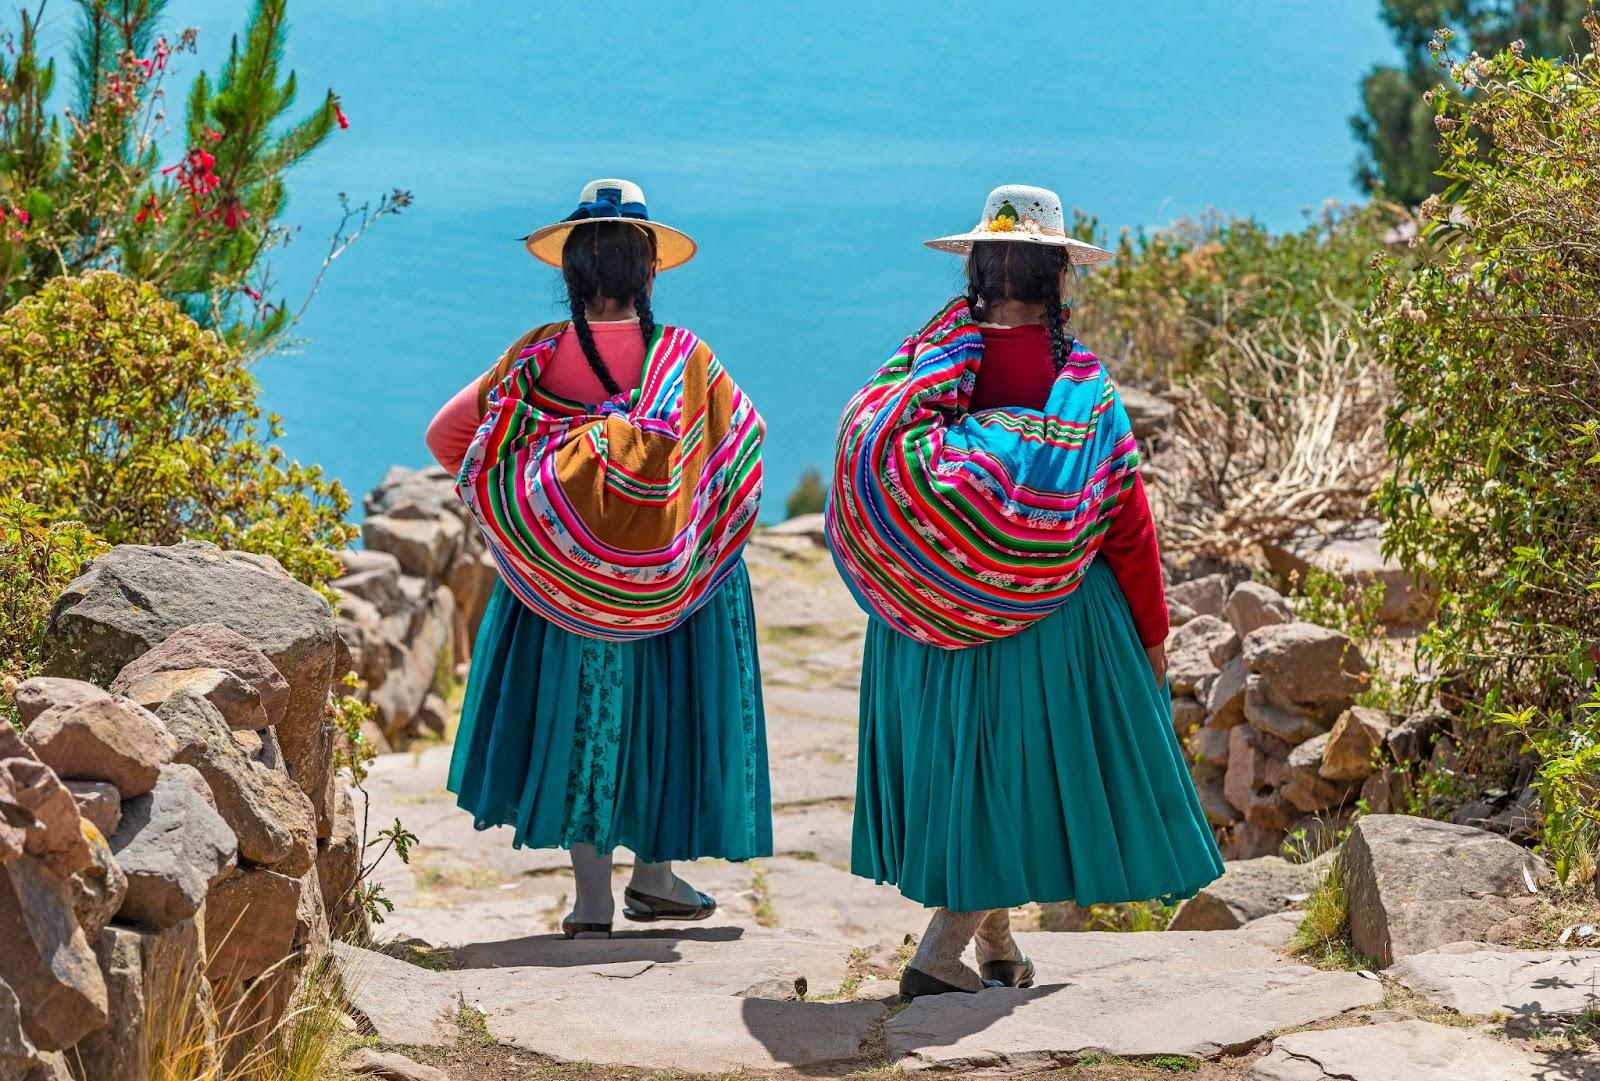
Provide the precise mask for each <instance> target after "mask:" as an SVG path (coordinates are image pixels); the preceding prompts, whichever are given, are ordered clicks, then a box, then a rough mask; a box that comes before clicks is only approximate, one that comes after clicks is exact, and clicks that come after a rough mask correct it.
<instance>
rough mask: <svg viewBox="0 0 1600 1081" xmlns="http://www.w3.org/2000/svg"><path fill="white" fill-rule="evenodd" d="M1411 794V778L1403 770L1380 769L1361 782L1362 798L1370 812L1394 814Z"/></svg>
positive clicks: (1404, 804) (1401, 807)
mask: <svg viewBox="0 0 1600 1081" xmlns="http://www.w3.org/2000/svg"><path fill="white" fill-rule="evenodd" d="M1410 796H1411V778H1410V775H1408V774H1407V773H1405V772H1404V771H1403V770H1398V769H1380V770H1378V771H1377V772H1376V773H1374V774H1373V775H1372V776H1370V777H1368V778H1367V779H1366V780H1365V781H1363V782H1361V800H1362V802H1364V803H1365V804H1366V805H1367V811H1368V813H1370V814H1380V815H1383V814H1392V813H1394V812H1395V811H1399V810H1401V809H1403V808H1404V807H1405V806H1406V804H1407V801H1408V800H1409V799H1410Z"/></svg>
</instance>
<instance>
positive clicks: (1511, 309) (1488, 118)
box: [1371, 16, 1600, 874]
mask: <svg viewBox="0 0 1600 1081" xmlns="http://www.w3.org/2000/svg"><path fill="white" fill-rule="evenodd" d="M1586 25H1587V26H1588V29H1589V32H1590V35H1591V38H1592V41H1593V45H1594V47H1595V49H1596V50H1597V51H1600V23H1597V22H1596V20H1595V19H1594V18H1593V17H1592V16H1591V18H1590V19H1589V20H1588V22H1587V24H1586ZM1447 41H1448V35H1444V36H1443V37H1442V38H1441V48H1442V47H1443V45H1444V44H1446V43H1447ZM1451 75H1452V78H1453V80H1454V83H1455V88H1454V89H1455V93H1440V94H1437V95H1435V96H1434V98H1433V103H1434V106H1435V108H1436V110H1437V114H1436V127H1437V128H1438V130H1439V131H1440V133H1441V135H1442V139H1441V143H1440V149H1441V154H1442V158H1443V166H1442V168H1441V173H1442V175H1443V176H1444V177H1445V179H1446V180H1447V181H1448V182H1449V187H1448V188H1447V189H1446V191H1445V194H1444V197H1443V198H1434V199H1430V200H1429V202H1428V203H1427V204H1425V205H1424V208H1423V216H1424V220H1425V221H1426V222H1427V229H1426V232H1425V236H1426V238H1427V240H1428V242H1429V245H1430V250H1429V251H1428V256H1429V257H1428V258H1427V259H1426V261H1425V262H1424V263H1423V265H1421V266H1420V267H1418V268H1416V269H1415V270H1414V271H1413V272H1411V273H1402V272H1401V268H1399V267H1398V266H1396V265H1394V264H1392V263H1391V264H1390V265H1388V266H1387V267H1386V274H1385V277H1384V281H1383V284H1382V289H1381V292H1380V295H1379V296H1378V298H1377V301H1376V303H1375V304H1374V305H1373V308H1372V311H1371V325H1372V328H1373V329H1374V330H1375V331H1376V335H1377V343H1378V345H1377V347H1378V349H1379V352H1380V355H1381V357H1382V358H1383V360H1384V362H1385V363H1386V364H1387V366H1388V367H1389V369H1390V371H1391V372H1392V374H1393V378H1394V383H1395V394H1396V400H1395V404H1394V407H1393V409H1392V412H1391V414H1390V417H1389V422H1388V445H1389V447H1390V449H1391V451H1392V452H1393V454H1394V456H1395V458H1396V459H1397V461H1398V464H1399V471H1398V473H1397V474H1396V475H1395V476H1394V477H1393V478H1392V479H1390V480H1389V481H1388V483H1387V484H1386V485H1385V486H1384V489H1383V493H1382V501H1383V506H1384V511H1385V513H1386V515H1387V516H1388V518H1389V523H1390V524H1389V529H1388V531H1387V538H1388V545H1389V547H1390V548H1391V549H1392V551H1393V554H1395V555H1396V556H1398V557H1399V559H1400V560H1401V562H1402V563H1404V564H1405V565H1406V567H1407V568H1408V569H1411V570H1413V571H1415V572H1420V573H1423V574H1426V575H1427V576H1428V577H1430V578H1431V579H1432V580H1433V581H1434V582H1436V583H1438V585H1439V586H1440V587H1441V590H1442V596H1441V602H1440V607H1439V613H1438V616H1437V619H1436V621H1435V622H1434V624H1433V625H1432V626H1431V627H1430V628H1429V630H1428V632H1427V634H1426V636H1425V638H1424V640H1423V643H1422V646H1423V650H1424V652H1425V654H1426V655H1427V656H1428V657H1429V658H1430V659H1431V660H1432V662H1433V664H1434V665H1435V666H1436V667H1437V668H1438V669H1439V670H1440V672H1441V673H1442V674H1443V676H1444V677H1445V682H1444V684H1443V688H1444V691H1445V692H1446V694H1447V695H1449V696H1451V698H1452V704H1459V705H1460V706H1461V707H1463V708H1465V709H1466V710H1467V711H1468V712H1469V713H1477V714H1480V715H1481V716H1483V717H1487V718H1490V719H1492V720H1494V721H1497V722H1498V723H1499V725H1500V726H1502V728H1505V727H1509V728H1510V729H1512V730H1514V731H1515V732H1517V733H1520V734H1521V735H1522V736H1523V737H1524V738H1525V740H1526V742H1527V745H1528V746H1529V747H1530V748H1531V749H1533V750H1534V751H1536V752H1537V753H1538V754H1539V755H1540V756H1541V758H1542V760H1543V764H1542V766H1541V769H1540V780H1539V788H1540V793H1541V796H1542V797H1543V800H1544V803H1545V807H1546V810H1547V812H1548V818H1547V821H1546V831H1545V845H1546V848H1547V849H1548V850H1549V851H1550V852H1551V853H1552V854H1553V856H1554V857H1555V861H1556V865H1557V868H1558V870H1559V871H1561V872H1562V873H1563V874H1565V873H1566V872H1567V871H1568V870H1570V869H1572V868H1574V867H1577V866H1578V865H1579V864H1580V863H1582V862H1584V857H1585V856H1587V855H1588V854H1592V853H1593V851H1594V849H1595V845H1596V843H1597V841H1600V810H1597V807H1600V751H1597V750H1596V747H1597V745H1600V700H1597V691H1596V689H1595V664H1596V645H1595V633H1596V632H1595V628H1596V627H1600V418H1597V412H1596V407H1597V402H1600V320H1597V319H1596V317H1595V313H1596V312H1597V311H1600V248H1597V247H1596V245H1595V237H1597V236H1600V169H1597V168H1596V162H1600V59H1597V57H1596V55H1595V53H1591V54H1590V55H1589V56H1588V57H1586V58H1585V59H1584V60H1583V61H1582V62H1581V63H1578V64H1575V65H1571V66H1564V65H1561V64H1557V63H1554V62H1552V61H1549V60H1544V59H1535V58H1530V57H1527V56H1524V55H1523V54H1522V50H1521V49H1519V48H1516V47H1513V48H1512V49H1508V50H1506V51H1504V52H1502V53H1500V54H1498V55H1497V56H1495V57H1494V58H1492V59H1484V58H1479V57H1474V58H1472V59H1471V60H1470V61H1468V62H1466V63H1463V64H1459V65H1455V66H1454V67H1452V68H1451ZM1469 88H1470V90H1471V95H1470V99H1464V98H1463V95H1465V94H1466V92H1467V91H1468V89H1469ZM1486 760H1487V761H1488V762H1489V764H1490V765H1491V766H1494V765H1497V766H1498V767H1499V768H1500V769H1501V770H1502V771H1504V770H1508V769H1509V768H1510V766H1511V765H1512V763H1511V762H1509V761H1507V760H1506V759H1505V757H1504V756H1500V757H1499V759H1498V760H1497V761H1496V760H1493V759H1487V758H1486ZM1494 779H1495V780H1502V779H1503V778H1494Z"/></svg>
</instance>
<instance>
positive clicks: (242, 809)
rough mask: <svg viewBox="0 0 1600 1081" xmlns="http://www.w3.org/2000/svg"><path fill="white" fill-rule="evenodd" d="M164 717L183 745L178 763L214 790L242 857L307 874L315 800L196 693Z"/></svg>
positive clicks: (178, 700) (312, 854) (178, 698)
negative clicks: (249, 747) (261, 758)
mask: <svg viewBox="0 0 1600 1081" xmlns="http://www.w3.org/2000/svg"><path fill="white" fill-rule="evenodd" d="M160 717H161V719H162V720H163V721H165V722H166V724H167V727H168V729H169V730H170V731H171V732H172V735H173V738H174V739H175V740H177V743H178V753H177V754H176V755H175V756H174V757H173V761H175V762H181V763H183V764H184V765H188V766H193V767H194V768H195V769H197V770H199V771H200V776H202V777H204V778H205V780H206V784H207V785H209V786H210V788H211V796H212V799H213V800H214V801H215V803H216V807H217V812H218V813H219V814H221V815H222V820H223V821H224V822H226V823H227V824H228V828H229V829H231V830H232V831H233V835H234V837H235V838H236V839H237V841H238V846H239V858H240V859H242V860H246V861H248V862H250V863H253V864H257V865H259V866H262V867H274V868H277V869H278V870H280V871H282V872H283V873H284V874H287V875H291V876H298V875H302V874H304V873H305V872H306V870H307V869H308V868H309V867H310V866H311V862H312V860H313V859H315V858H316V843H317V837H316V819H315V816H314V813H313V812H312V809H311V801H310V800H309V799H307V798H306V794H305V793H304V792H302V791H300V789H299V788H298V787H297V786H296V785H295V784H294V782H293V781H291V780H290V779H289V777H288V775H287V774H285V773H283V772H281V771H279V770H275V769H272V768H270V767H268V766H264V765H262V764H261V763H260V762H257V761H255V760H254V759H253V758H251V757H250V756H249V754H247V753H246V751H245V749H244V747H242V746H241V745H240V744H239V742H238V741H237V740H236V739H235V738H234V735H233V732H232V730H230V729H229V727H228V725H227V723H226V722H225V721H224V720H223V718H222V715H221V714H220V713H218V712H217V710H216V708H215V707H214V706H212V704H211V703H210V702H209V701H208V700H207V699H205V698H203V697H201V696H200V695H199V694H197V693H195V692H194V691H189V690H185V691H180V692H179V693H178V694H176V695H174V696H173V697H171V698H169V699H168V700H167V701H166V702H165V703H163V704H162V706H161V712H160Z"/></svg>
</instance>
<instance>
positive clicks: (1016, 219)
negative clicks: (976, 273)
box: [923, 184, 1113, 266]
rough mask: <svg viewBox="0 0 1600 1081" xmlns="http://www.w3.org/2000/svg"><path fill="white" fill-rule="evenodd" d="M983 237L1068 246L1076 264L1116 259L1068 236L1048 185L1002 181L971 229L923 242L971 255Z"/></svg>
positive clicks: (1058, 198) (932, 246)
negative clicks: (1034, 185)
mask: <svg viewBox="0 0 1600 1081" xmlns="http://www.w3.org/2000/svg"><path fill="white" fill-rule="evenodd" d="M980 240H1001V241H1011V242H1014V243H1018V244H1044V245H1049V246H1052V247H1057V248H1068V249H1070V250H1071V252H1072V263H1073V265H1074V266H1093V265H1094V264H1096V263H1104V262H1106V261H1107V260H1109V259H1111V258H1113V256H1112V253H1111V252H1108V251H1106V249H1104V248H1097V247H1095V246H1094V245H1093V244H1090V243H1087V242H1085V241H1082V240H1079V239H1078V238H1077V237H1071V236H1068V235H1067V229H1066V215H1064V214H1063V213H1062V212H1061V196H1059V195H1057V194H1056V193H1055V192H1053V191H1051V190H1050V189H1049V188H1034V187H1029V186H1028V185H1027V184H1002V185H1001V186H1000V187H998V188H996V189H994V191H991V192H990V193H989V198H988V199H987V200H986V201H985V202H984V204H983V217H981V218H979V219H978V224H977V225H975V226H973V227H972V229H971V231H970V232H965V233H955V234H953V235H951V236H942V237H939V238H938V239H936V240H928V241H924V242H923V243H925V244H926V245H927V246H928V247H930V248H933V249H935V250H936V251H948V252H955V253H956V254H957V255H970V254H971V253H972V245H974V244H976V243H977V242H978V241H980Z"/></svg>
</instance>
